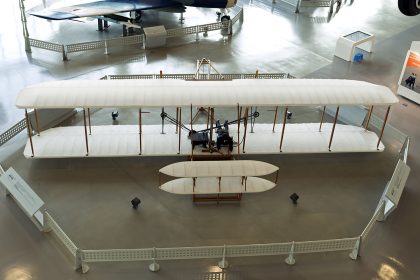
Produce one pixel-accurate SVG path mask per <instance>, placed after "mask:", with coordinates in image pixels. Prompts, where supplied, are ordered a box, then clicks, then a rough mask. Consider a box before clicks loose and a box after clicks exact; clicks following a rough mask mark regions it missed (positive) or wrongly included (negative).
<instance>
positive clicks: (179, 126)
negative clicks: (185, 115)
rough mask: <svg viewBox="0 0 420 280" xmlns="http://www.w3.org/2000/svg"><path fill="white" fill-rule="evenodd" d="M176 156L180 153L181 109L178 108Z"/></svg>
mask: <svg viewBox="0 0 420 280" xmlns="http://www.w3.org/2000/svg"><path fill="white" fill-rule="evenodd" d="M177 126H178V155H179V154H180V153H181V107H179V122H178V125H177Z"/></svg>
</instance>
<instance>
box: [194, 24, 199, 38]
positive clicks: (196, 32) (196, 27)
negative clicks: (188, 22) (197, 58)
mask: <svg viewBox="0 0 420 280" xmlns="http://www.w3.org/2000/svg"><path fill="white" fill-rule="evenodd" d="M198 30H200V28H199V27H198V25H196V26H195V41H196V42H198V41H199V40H200V38H199V33H198Z"/></svg>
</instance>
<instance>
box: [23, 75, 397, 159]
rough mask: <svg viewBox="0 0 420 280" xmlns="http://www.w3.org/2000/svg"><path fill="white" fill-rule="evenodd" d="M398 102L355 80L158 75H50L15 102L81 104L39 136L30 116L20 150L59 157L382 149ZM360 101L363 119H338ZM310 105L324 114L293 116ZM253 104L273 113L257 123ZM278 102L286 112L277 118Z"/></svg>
mask: <svg viewBox="0 0 420 280" xmlns="http://www.w3.org/2000/svg"><path fill="white" fill-rule="evenodd" d="M396 103H398V99H397V97H396V96H395V95H394V94H393V93H392V92H391V90H390V89H388V88H387V87H384V86H380V85H375V84H371V83H368V82H362V81H352V80H338V79H337V80H331V79H280V80H277V79H272V80H270V79H240V80H217V81H215V80H206V81H202V80H200V81H195V80H175V79H154V80H66V81H53V82H46V83H41V84H36V85H32V86H28V87H26V88H24V89H23V90H22V91H21V92H20V93H19V95H18V97H17V101H16V106H17V107H18V108H22V109H25V112H26V117H27V118H28V110H32V109H33V110H34V113H35V117H36V119H37V120H38V118H37V110H39V109H51V108H81V109H82V110H83V125H82V126H80V125H79V126H64V127H55V128H50V129H47V130H45V131H42V132H41V133H39V134H38V135H36V136H33V130H34V126H35V127H36V126H38V121H36V122H35V123H34V124H31V123H30V122H29V120H28V121H27V122H28V135H29V139H28V142H27V145H26V147H25V150H24V155H25V156H26V157H36V158H60V157H61V158H63V157H86V156H89V157H110V156H111V157H112V156H114V157H117V156H162V155H188V156H199V155H206V156H208V155H215V154H216V155H217V154H219V155H220V154H221V153H222V154H228V155H229V154H238V155H239V154H242V153H245V152H246V153H247V154H280V153H330V152H335V153H341V152H378V151H383V150H384V148H385V146H384V145H383V143H382V142H381V139H382V136H383V132H384V128H385V124H386V121H387V119H388V115H389V112H390V108H391V106H392V105H393V104H396ZM360 105H365V106H367V108H369V110H367V111H366V117H365V121H364V123H363V124H362V125H361V126H356V125H345V124H342V123H339V122H338V121H337V120H338V117H339V111H340V106H360ZM305 106H306V107H311V106H313V107H317V108H319V111H320V114H319V115H320V119H314V120H313V121H312V122H311V123H288V122H287V112H288V110H290V108H294V107H305ZM326 106H329V107H333V108H334V111H335V113H334V114H333V120H332V121H331V120H330V122H327V121H325V117H324V115H325V108H326ZM378 106H382V107H386V108H387V109H386V114H385V118H384V121H383V125H382V129H381V131H380V132H379V135H377V134H376V133H375V132H373V131H370V130H369V129H368V128H369V121H370V116H371V114H372V111H373V109H374V107H378ZM256 107H257V108H258V109H261V110H262V109H264V108H271V109H272V110H273V112H274V114H273V115H272V118H273V121H272V122H271V121H270V122H266V123H261V122H255V119H256V118H257V117H258V118H261V112H262V111H261V110H260V113H258V112H257V113H258V114H256V110H255V108H256ZM98 108H132V109H133V110H135V111H138V117H136V120H133V122H134V123H135V124H134V125H133V124H131V125H95V124H93V123H92V122H91V118H90V110H91V109H98ZM145 108H161V109H162V110H161V113H160V118H161V123H159V122H157V123H155V124H144V118H149V117H151V116H150V115H152V114H147V116H146V115H144V114H143V113H144V109H145ZM168 108H170V109H171V110H174V109H176V112H177V113H176V116H175V117H171V119H172V120H170V119H168V114H167V113H166V112H167V110H168ZM193 108H194V111H195V108H207V111H208V112H209V117H208V122H207V124H193V121H192V119H193V115H194V113H195V112H193ZM251 108H254V111H253V112H251V110H252V109H251ZM226 109H230V110H232V111H233V112H235V119H236V121H235V122H233V123H231V122H227V123H226V122H225V123H226V126H225V123H223V122H222V123H219V124H217V120H216V119H215V113H214V112H215V111H217V110H226ZM165 110H166V111H165ZM281 110H284V113H283V114H282V116H281V117H279V119H281V120H282V121H280V122H278V121H277V117H278V114H279V113H278V112H279V111H281ZM159 111H160V110H159ZM185 111H186V113H185ZM265 111H267V110H265ZM281 112H283V111H281ZM267 114H268V113H267ZM270 114H271V113H270ZM280 114H281V113H280ZM135 115H137V112H136V113H135ZM182 116H184V119H185V116H188V117H189V121H187V122H185V121H182ZM270 119H271V118H270ZM250 129H251V130H252V131H250ZM186 130H187V131H188V132H187V133H185V132H183V131H186ZM217 130H219V131H218V132H217ZM36 131H39V129H36ZM219 133H220V137H222V139H221V140H220V141H221V142H220V143H218V140H219V139H218V137H219ZM219 144H220V145H219Z"/></svg>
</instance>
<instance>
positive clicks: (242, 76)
mask: <svg viewBox="0 0 420 280" xmlns="http://www.w3.org/2000/svg"><path fill="white" fill-rule="evenodd" d="M222 77H223V79H222ZM294 78H295V77H294V76H292V75H290V74H289V73H262V74H259V73H255V74H210V75H208V74H199V76H198V79H199V80H207V79H209V80H235V79H294ZM125 79H146V80H149V79H181V80H195V79H196V75H195V74H139V75H106V76H103V77H102V78H101V80H125Z"/></svg>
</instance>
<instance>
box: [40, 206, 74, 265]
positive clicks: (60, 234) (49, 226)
mask: <svg viewBox="0 0 420 280" xmlns="http://www.w3.org/2000/svg"><path fill="white" fill-rule="evenodd" d="M44 231H46V232H49V231H52V232H53V233H54V234H55V236H57V238H58V240H59V241H60V242H61V244H62V245H64V248H66V249H67V251H68V253H70V254H71V255H72V256H73V257H76V252H77V250H78V249H77V246H76V245H75V244H74V243H73V241H71V239H70V238H69V237H68V236H67V234H66V233H65V232H64V231H63V230H62V229H61V228H60V226H59V225H58V224H57V223H56V221H54V219H53V218H52V217H51V215H50V214H49V213H48V212H47V211H45V212H44Z"/></svg>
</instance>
